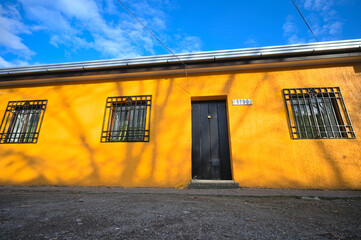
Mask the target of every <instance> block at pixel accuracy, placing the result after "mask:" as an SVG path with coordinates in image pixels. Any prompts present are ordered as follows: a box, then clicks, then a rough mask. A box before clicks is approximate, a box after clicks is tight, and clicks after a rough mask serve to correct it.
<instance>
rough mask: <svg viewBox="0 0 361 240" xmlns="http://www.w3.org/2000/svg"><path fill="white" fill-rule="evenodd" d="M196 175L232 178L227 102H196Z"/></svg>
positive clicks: (193, 135) (194, 134) (193, 132)
mask: <svg viewBox="0 0 361 240" xmlns="http://www.w3.org/2000/svg"><path fill="white" fill-rule="evenodd" d="M192 178H194V179H221V180H231V179H232V174H231V165H230V160H229V143H228V127H227V113H226V101H197V102H192Z"/></svg>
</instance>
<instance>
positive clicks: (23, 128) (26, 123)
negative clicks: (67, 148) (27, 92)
mask: <svg viewBox="0 0 361 240" xmlns="http://www.w3.org/2000/svg"><path fill="white" fill-rule="evenodd" d="M47 102H48V100H31V101H10V102H9V103H8V106H7V107H6V110H5V114H4V117H3V119H2V121H1V125H0V143H36V142H37V141H38V138H39V132H40V127H41V123H42V121H43V118H44V112H45V109H46V105H47Z"/></svg>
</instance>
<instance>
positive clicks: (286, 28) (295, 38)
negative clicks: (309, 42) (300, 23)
mask: <svg viewBox="0 0 361 240" xmlns="http://www.w3.org/2000/svg"><path fill="white" fill-rule="evenodd" d="M282 28H283V36H284V37H286V38H287V42H288V43H289V44H298V43H304V42H305V41H306V40H305V39H304V38H302V37H300V36H299V29H298V27H297V24H296V22H295V17H294V16H293V15H288V16H287V18H286V22H285V24H283V27H282Z"/></svg>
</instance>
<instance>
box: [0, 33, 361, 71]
mask: <svg viewBox="0 0 361 240" xmlns="http://www.w3.org/2000/svg"><path fill="white" fill-rule="evenodd" d="M347 51H357V52H358V51H360V52H361V39H354V40H342V41H330V42H314V43H306V44H293V45H280V46H269V47H258V48H244V49H233V50H220V51H207V52H198V53H182V54H177V57H178V58H179V59H181V60H182V61H183V62H184V63H186V64H187V63H194V62H210V61H211V62H216V61H227V60H232V59H233V60H234V59H237V60H238V59H245V58H279V57H282V56H288V55H298V56H312V55H319V54H323V53H327V54H329V53H340V52H347ZM169 64H181V62H180V61H179V60H178V59H177V58H176V57H174V56H173V55H171V54H167V55H157V56H147V57H135V58H128V59H111V60H96V61H83V62H72V63H59V64H44V65H37V66H25V67H13V68H0V76H4V75H8V76H11V75H28V74H36V73H52V72H63V71H87V70H95V69H107V68H116V67H126V68H132V67H139V66H147V65H169Z"/></svg>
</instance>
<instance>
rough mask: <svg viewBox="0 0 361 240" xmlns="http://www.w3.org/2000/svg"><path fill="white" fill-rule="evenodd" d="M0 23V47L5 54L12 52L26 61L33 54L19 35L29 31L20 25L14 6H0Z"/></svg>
mask: <svg viewBox="0 0 361 240" xmlns="http://www.w3.org/2000/svg"><path fill="white" fill-rule="evenodd" d="M0 23H1V24H0V46H3V48H5V51H6V52H12V53H14V54H17V55H19V56H21V57H22V58H26V59H29V58H30V57H31V56H32V55H34V54H35V53H34V52H33V51H31V50H30V49H29V48H28V47H27V46H26V45H25V44H24V43H23V41H22V39H21V37H19V35H21V34H29V33H30V31H29V29H28V28H27V27H26V26H25V25H24V24H23V23H22V19H21V16H20V14H19V11H18V10H17V9H16V7H15V5H8V6H2V5H0Z"/></svg>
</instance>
